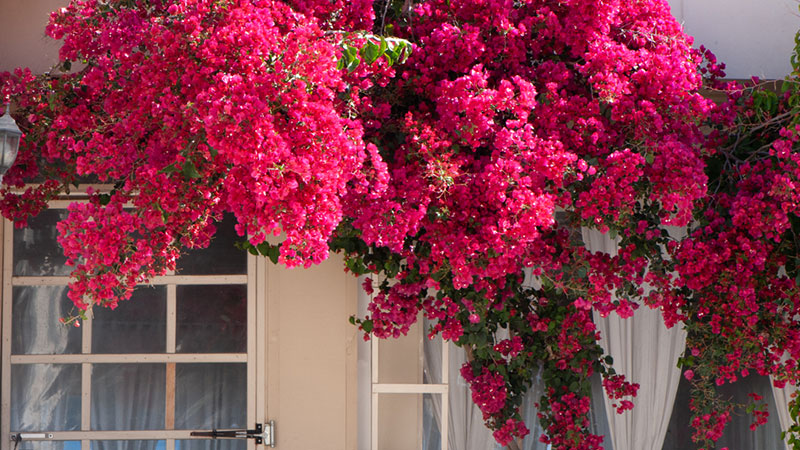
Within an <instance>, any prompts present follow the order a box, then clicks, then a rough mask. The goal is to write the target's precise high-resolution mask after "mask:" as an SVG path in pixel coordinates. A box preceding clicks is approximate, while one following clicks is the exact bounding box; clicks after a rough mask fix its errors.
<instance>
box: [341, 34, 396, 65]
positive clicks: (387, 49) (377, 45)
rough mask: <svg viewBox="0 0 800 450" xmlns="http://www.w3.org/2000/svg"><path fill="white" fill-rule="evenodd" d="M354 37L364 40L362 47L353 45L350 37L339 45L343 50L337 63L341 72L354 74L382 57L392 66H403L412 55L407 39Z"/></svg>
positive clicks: (370, 36) (360, 35)
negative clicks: (397, 64)
mask: <svg viewBox="0 0 800 450" xmlns="http://www.w3.org/2000/svg"><path fill="white" fill-rule="evenodd" d="M353 37H355V38H356V39H357V38H363V39H364V43H363V44H362V45H357V44H353V43H352V42H349V41H351V40H352V39H351V36H350V35H345V39H343V40H342V42H341V43H340V44H339V45H340V47H341V49H342V56H341V57H340V58H339V61H337V63H336V67H337V68H338V69H339V70H344V69H347V71H348V72H353V71H354V70H356V69H357V68H358V66H359V64H361V62H364V63H366V64H373V63H374V62H375V61H377V60H378V58H380V57H384V58H386V62H387V63H388V64H389V65H390V66H391V65H393V64H395V63H400V64H403V63H404V62H406V60H407V59H408V57H409V56H410V55H411V51H412V46H411V43H410V42H408V41H407V40H405V39H400V38H396V37H384V36H376V35H373V34H366V33H365V34H359V35H354V36H353Z"/></svg>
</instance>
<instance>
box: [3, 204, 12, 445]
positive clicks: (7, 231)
mask: <svg viewBox="0 0 800 450" xmlns="http://www.w3.org/2000/svg"><path fill="white" fill-rule="evenodd" d="M2 229H3V237H2V242H3V259H2V261H3V272H2V273H3V299H2V311H3V314H2V319H1V320H2V325H0V329H2V342H0V347H2V352H0V353H2V371H1V372H2V374H3V376H2V382H1V383H0V384H1V386H0V448H2V449H7V448H8V445H9V443H8V442H6V439H4V438H6V437H8V435H9V434H10V432H11V430H10V429H9V428H10V427H11V359H10V356H11V293H12V286H11V269H12V264H11V262H12V259H11V258H12V254H11V251H12V249H13V245H12V242H11V235H12V233H13V230H14V229H13V226H12V224H11V222H10V221H8V220H5V219H4V220H3V226H2Z"/></svg>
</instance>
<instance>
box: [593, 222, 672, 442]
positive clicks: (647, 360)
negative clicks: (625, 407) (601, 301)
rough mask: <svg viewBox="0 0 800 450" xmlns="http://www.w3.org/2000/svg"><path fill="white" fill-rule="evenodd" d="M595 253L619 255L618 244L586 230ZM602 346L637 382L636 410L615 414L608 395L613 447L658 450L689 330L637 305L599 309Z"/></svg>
mask: <svg viewBox="0 0 800 450" xmlns="http://www.w3.org/2000/svg"><path fill="white" fill-rule="evenodd" d="M582 234H583V240H584V243H585V245H586V247H587V248H588V249H589V250H591V251H595V252H597V251H599V252H604V253H608V254H610V255H616V253H617V244H616V242H615V241H614V240H612V239H611V238H610V237H609V236H608V235H606V234H603V233H600V232H598V231H596V230H588V229H583V230H582ZM594 320H595V324H596V325H597V328H598V330H599V331H600V334H601V342H600V345H601V346H602V347H603V348H604V349H605V351H606V353H607V354H609V355H611V357H612V358H614V367H615V369H616V370H617V372H619V373H623V374H625V375H626V376H627V378H628V380H629V381H631V382H635V383H639V385H640V388H639V392H638V395H637V396H636V398H635V399H633V402H634V404H635V405H636V406H635V408H634V409H633V411H628V412H626V413H624V414H617V413H616V411H615V409H614V408H613V406H612V403H613V402H612V401H611V400H608V399H607V398H606V399H605V404H606V413H607V416H608V424H609V432H610V435H611V436H610V437H611V442H612V444H613V446H614V449H615V450H660V449H661V446H662V444H663V441H664V436H665V434H666V432H667V426H668V425H669V419H670V416H671V414H672V407H673V403H674V399H675V394H676V392H677V390H678V382H679V381H680V376H681V373H680V370H679V369H678V368H677V367H676V365H675V363H676V361H677V359H678V357H679V356H680V355H681V354H682V353H683V350H684V347H685V344H686V333H685V331H683V330H682V329H680V328H679V327H677V326H676V327H673V328H671V329H667V328H666V327H665V326H664V322H663V320H662V319H661V315H660V313H659V312H658V311H655V310H652V309H650V308H647V307H641V308H639V309H638V310H637V311H636V313H635V315H634V316H633V317H632V318H629V319H621V318H619V316H617V315H616V314H611V315H609V317H606V318H603V317H600V315H599V314H597V313H596V312H595V315H594Z"/></svg>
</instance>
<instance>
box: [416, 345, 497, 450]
mask: <svg viewBox="0 0 800 450" xmlns="http://www.w3.org/2000/svg"><path fill="white" fill-rule="evenodd" d="M447 345H449V346H450V347H449V350H448V353H449V358H448V359H449V367H448V374H449V377H448V378H449V380H447V382H448V383H449V386H450V395H449V399H448V401H449V403H448V406H449V409H450V412H449V421H448V425H449V426H448V428H449V429H448V433H447V434H448V449H449V450H488V449H493V448H495V441H494V438H493V437H492V433H491V431H489V429H488V428H486V426H485V425H484V423H483V415H482V414H481V411H480V410H479V409H478V407H477V406H475V403H473V401H472V393H471V392H470V390H469V385H468V384H467V383H466V381H464V379H463V378H462V377H461V374H460V372H459V371H460V370H461V366H463V365H464V363H465V362H466V361H467V357H466V354H465V352H464V349H462V348H460V347H456V346H455V344H453V343H448V344H447ZM424 373H425V382H426V383H438V382H439V378H440V374H441V373H442V345H441V341H440V338H437V339H436V340H433V341H430V340H429V341H426V343H425V361H424ZM430 405H431V406H432V409H433V416H434V419H435V420H436V423H437V424H441V414H442V412H441V403H440V402H438V401H433V402H430ZM439 429H441V426H439Z"/></svg>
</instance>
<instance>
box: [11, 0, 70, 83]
mask: <svg viewBox="0 0 800 450" xmlns="http://www.w3.org/2000/svg"><path fill="white" fill-rule="evenodd" d="M67 3H68V2H67V1H66V0H0V71H6V70H13V69H14V68H16V67H28V68H30V69H31V70H32V71H33V72H34V73H42V72H45V71H47V70H48V69H49V68H50V67H51V66H52V65H53V64H55V63H56V62H57V61H58V42H56V41H54V40H53V39H50V38H49V37H47V36H45V34H44V29H45V26H46V25H47V20H48V18H49V17H50V12H51V11H54V10H57V9H58V8H61V7H63V6H64V5H66V4H67Z"/></svg>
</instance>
